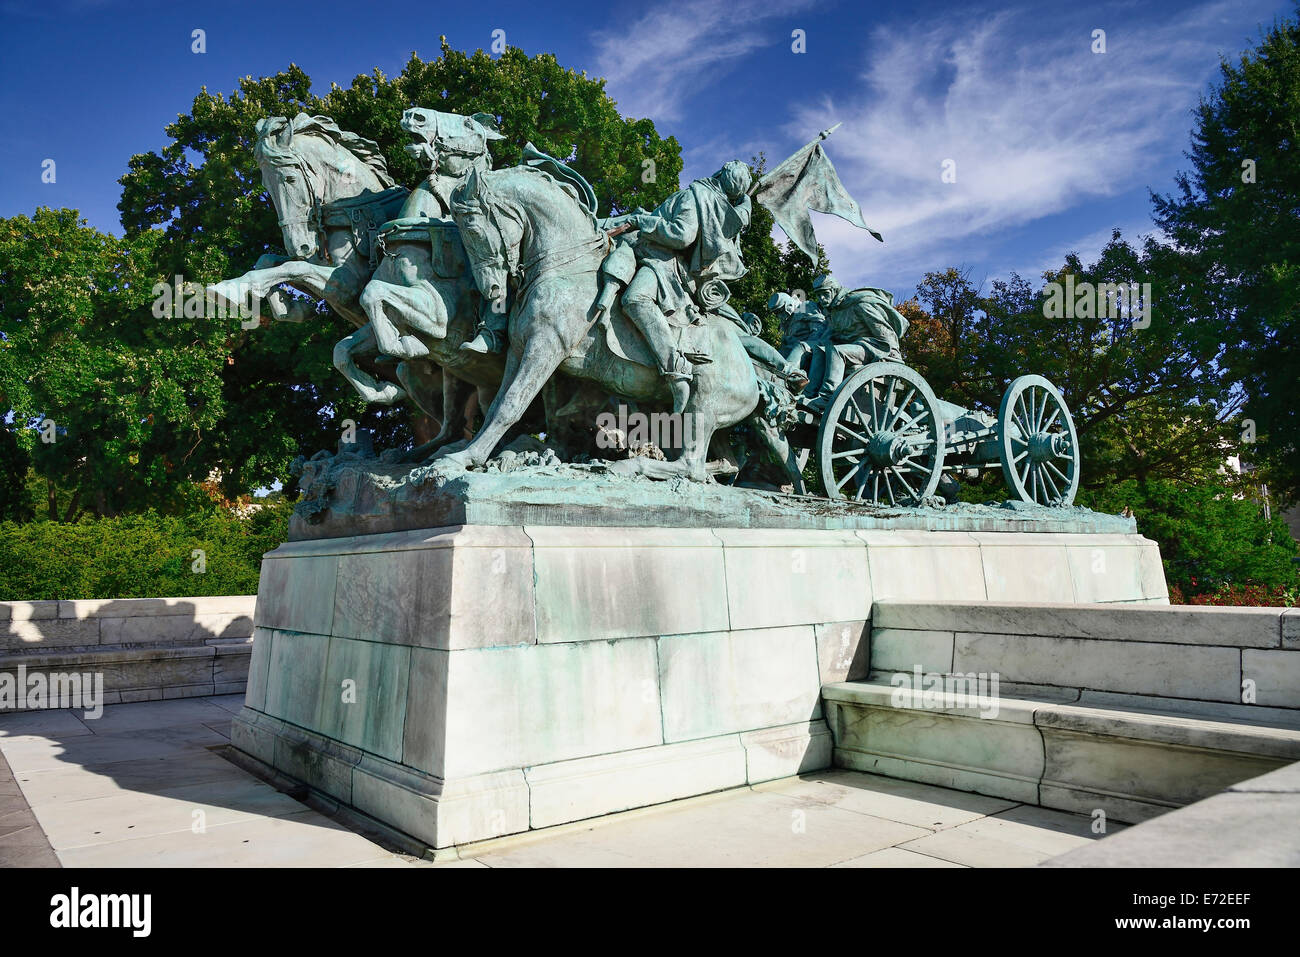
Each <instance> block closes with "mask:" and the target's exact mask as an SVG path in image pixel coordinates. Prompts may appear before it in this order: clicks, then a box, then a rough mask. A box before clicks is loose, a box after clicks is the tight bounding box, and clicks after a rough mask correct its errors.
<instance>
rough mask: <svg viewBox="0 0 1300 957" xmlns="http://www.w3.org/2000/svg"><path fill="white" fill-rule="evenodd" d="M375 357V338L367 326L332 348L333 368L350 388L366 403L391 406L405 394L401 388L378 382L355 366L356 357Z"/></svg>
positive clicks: (376, 352) (392, 384)
mask: <svg viewBox="0 0 1300 957" xmlns="http://www.w3.org/2000/svg"><path fill="white" fill-rule="evenodd" d="M363 355H364V356H376V355H379V350H378V348H376V345H375V336H374V333H373V332H372V331H371V329H370V326H369V325H365V326H362V327H361V328H360V329H358V330H357V331H356V332H354V333H352V335H350V336H348V337H347V338H346V339H342V340H341V341H340V342H339V344H338V345H336V346H335V347H334V368H336V369H338V370H339V372H341V373H343V378H345V379H347V380H348V382H350V383H352V388H354V389H356V390H357V394H358V395H360V396H361V398H363V399H365V400H366V401H367V402H372V403H375V404H376V405H392V404H393V403H394V402H396V401H397V400H398V399H400V398H402V396H403V395H404V394H405V393H404V392H403V391H402V388H401V386H399V385H396V384H395V383H392V382H385V383H384V384H383V385H382V386H381V385H380V384H379V382H378V381H377V380H376V379H374V378H373V377H371V376H370V375H369V374H367V373H366V372H364V371H363V370H362V369H361V368H359V367H358V366H357V363H356V357H357V356H363Z"/></svg>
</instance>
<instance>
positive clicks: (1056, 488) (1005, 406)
mask: <svg viewBox="0 0 1300 957" xmlns="http://www.w3.org/2000/svg"><path fill="white" fill-rule="evenodd" d="M998 450H999V451H1000V452H1001V455H1002V474H1003V475H1004V476H1005V477H1006V480H1007V487H1008V488H1010V489H1011V490H1012V491H1013V492H1015V493H1016V495H1018V496H1020V498H1021V499H1022V500H1023V501H1026V502H1034V503H1036V504H1038V505H1069V504H1071V503H1072V502H1073V501H1074V493H1075V492H1077V491H1078V489H1079V436H1078V435H1077V434H1076V433H1075V431H1074V419H1072V418H1071V417H1070V410H1069V409H1068V408H1066V406H1065V400H1064V399H1063V398H1061V393H1060V391H1059V390H1058V389H1057V388H1056V386H1054V385H1052V383H1050V382H1048V381H1047V380H1046V379H1044V378H1043V377H1042V376H1040V375H1022V376H1021V377H1020V378H1018V379H1016V381H1015V382H1013V383H1011V385H1010V386H1008V387H1007V391H1006V393H1005V394H1004V395H1003V396H1002V406H1001V408H1000V409H999V410H998Z"/></svg>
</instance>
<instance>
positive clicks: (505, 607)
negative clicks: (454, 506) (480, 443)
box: [333, 526, 536, 649]
mask: <svg viewBox="0 0 1300 957" xmlns="http://www.w3.org/2000/svg"><path fill="white" fill-rule="evenodd" d="M358 541H365V542H366V547H365V548H364V549H363V548H361V547H358V546H357V545H356V544H351V545H350V546H349V547H348V548H347V550H346V551H344V552H342V553H341V554H340V555H339V557H338V585H337V589H336V592H335V595H334V623H333V634H335V635H338V636H340V637H344V638H363V639H366V640H370V641H374V640H381V641H385V642H389V643H392V644H401V645H418V646H420V647H425V648H447V649H459V648H484V647H490V646H495V645H518V644H531V643H532V642H534V641H536V625H535V623H534V610H533V605H534V601H533V559H532V542H531V540H530V539H529V538H528V536H527V535H525V534H524V532H523V530H522V529H519V528H512V527H506V526H465V527H454V528H448V529H430V530H425V531H419V532H392V533H387V534H383V535H370V536H366V537H365V539H363V540H358Z"/></svg>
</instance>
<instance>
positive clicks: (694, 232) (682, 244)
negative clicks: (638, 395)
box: [620, 160, 751, 412]
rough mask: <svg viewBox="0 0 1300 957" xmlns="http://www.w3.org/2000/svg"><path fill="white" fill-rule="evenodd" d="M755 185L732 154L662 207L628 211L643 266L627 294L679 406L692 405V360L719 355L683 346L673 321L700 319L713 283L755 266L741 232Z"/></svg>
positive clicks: (627, 309)
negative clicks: (699, 300)
mask: <svg viewBox="0 0 1300 957" xmlns="http://www.w3.org/2000/svg"><path fill="white" fill-rule="evenodd" d="M749 185H750V173H749V167H748V166H746V165H745V164H744V163H742V162H740V161H739V160H732V161H731V162H729V163H727V164H726V165H725V166H723V167H722V169H720V170H718V172H716V173H714V174H713V175H712V176H710V177H708V178H707V179H697V180H696V181H695V182H693V183H691V185H690V186H688V187H686V189H683V190H679V191H678V192H676V193H674V194H673V195H672V196H670V197H668V199H666V200H664V201H663V203H661V204H660V205H659V207H658V208H657V209H656V210H655V211H654V212H652V213H646V212H638V213H633V214H631V215H630V216H627V217H623V218H625V220H626V221H627V222H629V223H631V224H632V225H633V226H635V228H636V229H637V230H639V233H640V235H639V237H638V239H637V243H636V262H637V269H636V273H635V275H634V276H633V277H632V281H631V282H630V283H629V284H628V287H627V289H626V290H625V291H624V292H623V296H622V299H621V300H620V301H621V302H622V304H623V312H624V313H625V314H626V315H627V316H628V318H630V319H631V320H632V321H633V323H635V324H636V327H637V328H638V329H639V330H640V332H641V334H642V335H643V336H644V337H645V339H646V342H647V343H648V344H649V346H650V351H651V353H652V354H653V355H654V357H655V361H656V362H657V363H658V365H659V372H660V373H661V374H662V375H663V376H664V378H665V379H667V380H668V384H669V387H670V389H671V390H672V393H673V411H674V412H681V411H682V410H683V409H684V408H685V407H686V400H687V398H688V396H689V395H690V382H691V379H692V377H693V375H694V373H693V371H692V364H693V363H694V364H701V363H705V362H709V361H711V360H710V359H709V358H708V356H705V355H702V354H699V353H684V352H681V351H679V350H678V349H677V346H676V341H675V338H674V335H673V333H672V330H671V329H670V328H669V326H670V325H675V326H684V325H686V324H688V323H692V322H698V321H699V317H700V311H699V309H698V307H697V305H696V302H695V297H696V296H698V295H699V293H700V291H701V288H702V287H703V286H704V285H705V284H706V283H709V282H710V281H712V280H718V281H720V282H721V283H726V282H728V281H731V280H735V279H739V278H740V277H741V276H743V275H745V273H746V272H747V270H746V268H745V264H744V262H743V261H742V260H741V256H740V233H741V231H742V230H743V229H744V228H745V227H746V226H747V225H749V217H750V212H751V207H750V200H749V195H748V191H749Z"/></svg>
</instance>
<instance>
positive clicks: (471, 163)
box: [402, 106, 505, 176]
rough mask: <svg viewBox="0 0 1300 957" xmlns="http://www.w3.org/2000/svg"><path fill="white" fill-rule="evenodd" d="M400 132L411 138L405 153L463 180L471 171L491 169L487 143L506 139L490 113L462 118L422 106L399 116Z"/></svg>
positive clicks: (436, 169) (433, 168)
mask: <svg viewBox="0 0 1300 957" xmlns="http://www.w3.org/2000/svg"><path fill="white" fill-rule="evenodd" d="M402 129H404V130H406V132H408V133H410V134H411V142H410V143H408V144H406V151H407V152H408V153H409V154H411V156H413V157H415V159H417V160H423V161H424V162H426V163H428V164H429V168H430V169H431V170H433V171H434V172H437V173H441V174H443V175H444V176H463V175H465V174H466V173H467V172H468V171H469V170H470V169H471V168H475V169H485V170H486V169H491V168H492V156H491V154H490V153H488V141H489V140H499V139H504V138H505V137H503V136H502V135H501V133H500V132H499V131H498V130H497V122H496V117H494V116H492V115H491V114H490V113H475V114H474V115H473V116H462V115H461V114H459V113H443V112H441V111H439V110H430V109H426V108H425V107H422V106H413V107H411V108H410V109H409V110H407V111H405V112H404V113H403V114H402Z"/></svg>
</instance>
